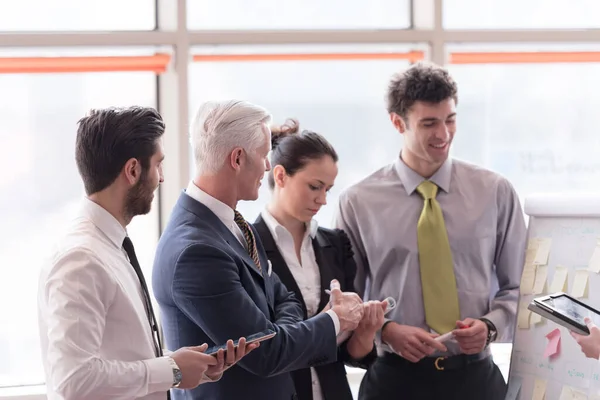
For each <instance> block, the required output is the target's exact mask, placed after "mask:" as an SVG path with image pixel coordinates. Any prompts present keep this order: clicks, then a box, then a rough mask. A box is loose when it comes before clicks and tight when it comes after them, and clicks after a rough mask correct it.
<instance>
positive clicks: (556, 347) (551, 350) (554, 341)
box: [544, 328, 560, 358]
mask: <svg viewBox="0 0 600 400" xmlns="http://www.w3.org/2000/svg"><path fill="white" fill-rule="evenodd" d="M546 338H547V339H548V344H547V345H546V350H544V358H546V357H555V356H557V355H559V354H560V330H559V329H558V328H556V329H555V330H553V331H552V332H550V333H548V334H547V335H546Z"/></svg>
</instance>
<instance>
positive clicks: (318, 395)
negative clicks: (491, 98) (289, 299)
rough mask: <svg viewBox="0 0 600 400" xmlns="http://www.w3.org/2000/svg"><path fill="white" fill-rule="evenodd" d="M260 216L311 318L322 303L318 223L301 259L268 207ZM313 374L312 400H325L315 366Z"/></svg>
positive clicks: (312, 226) (306, 239)
mask: <svg viewBox="0 0 600 400" xmlns="http://www.w3.org/2000/svg"><path fill="white" fill-rule="evenodd" d="M261 215H262V217H263V220H264V221H265V224H266V225H267V228H269V231H270V232H271V235H272V236H273V240H274V241H275V244H276V245H277V249H278V250H279V252H280V253H281V256H282V257H283V260H284V261H285V263H286V264H287V266H288V268H289V270H290V272H291V273H292V276H293V277H294V280H295V281H296V283H297V284H298V288H299V289H300V293H301V294H302V297H303V298H304V305H305V306H306V313H307V316H308V318H310V317H312V316H314V315H315V314H316V313H317V310H318V308H319V303H320V302H321V271H320V270H319V265H318V264H317V257H316V256H315V249H314V248H313V245H312V239H314V238H315V236H316V234H317V229H318V227H319V224H318V223H317V221H315V220H314V219H313V220H311V221H310V224H308V225H307V229H306V233H305V235H304V238H303V239H302V245H301V246H300V259H298V256H297V255H296V246H295V244H294V238H293V237H292V234H291V233H290V231H288V230H287V229H286V228H285V227H284V226H283V225H281V224H280V223H279V222H277V220H276V219H275V218H274V217H273V216H272V215H271V213H270V212H269V211H268V210H266V209H265V210H263V211H262V213H261ZM310 375H311V380H312V393H313V400H322V399H323V391H322V390H321V383H320V382H319V377H318V375H317V372H316V371H315V369H314V368H311V369H310Z"/></svg>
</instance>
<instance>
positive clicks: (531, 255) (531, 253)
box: [525, 246, 538, 265]
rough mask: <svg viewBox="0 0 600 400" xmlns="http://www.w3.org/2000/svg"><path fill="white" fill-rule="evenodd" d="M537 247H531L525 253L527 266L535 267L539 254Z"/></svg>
mask: <svg viewBox="0 0 600 400" xmlns="http://www.w3.org/2000/svg"><path fill="white" fill-rule="evenodd" d="M537 249H538V248H537V246H536V247H530V248H528V249H527V250H526V251H525V265H533V262H534V261H535V255H536V254H537Z"/></svg>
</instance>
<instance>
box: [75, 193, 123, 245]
mask: <svg viewBox="0 0 600 400" xmlns="http://www.w3.org/2000/svg"><path fill="white" fill-rule="evenodd" d="M81 215H82V216H83V217H84V218H87V219H89V220H90V221H92V222H93V223H94V225H96V227H98V229H100V230H101V231H102V233H104V234H105V235H106V236H107V237H108V238H109V239H110V241H111V242H113V243H114V244H115V246H117V248H119V249H120V248H121V247H123V240H124V239H125V236H127V231H126V230H125V228H123V225H121V223H120V222H119V221H117V219H116V218H115V217H114V216H113V215H112V214H111V213H109V212H108V211H107V210H106V209H105V208H104V207H102V206H101V205H99V204H97V203H94V202H93V201H92V200H90V199H89V198H87V197H84V199H83V203H82V206H81Z"/></svg>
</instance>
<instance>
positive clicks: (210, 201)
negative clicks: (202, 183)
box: [185, 182, 235, 226]
mask: <svg viewBox="0 0 600 400" xmlns="http://www.w3.org/2000/svg"><path fill="white" fill-rule="evenodd" d="M185 193H186V194H187V195H188V196H190V197H191V198H192V199H194V200H196V201H198V202H200V203H202V204H204V205H205V206H206V207H208V209H209V210H210V211H212V212H213V213H214V214H215V215H216V216H217V217H218V218H219V219H220V220H221V222H222V223H223V224H224V225H225V226H231V224H233V223H234V217H235V213H234V211H233V209H232V208H231V207H229V206H228V205H227V204H225V203H223V202H222V201H221V200H217V199H215V198H214V197H212V196H211V195H210V194H208V193H206V192H205V191H204V190H202V189H200V188H199V187H198V186H196V184H194V182H190V183H189V185H188V187H187V189H186V190H185Z"/></svg>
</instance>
